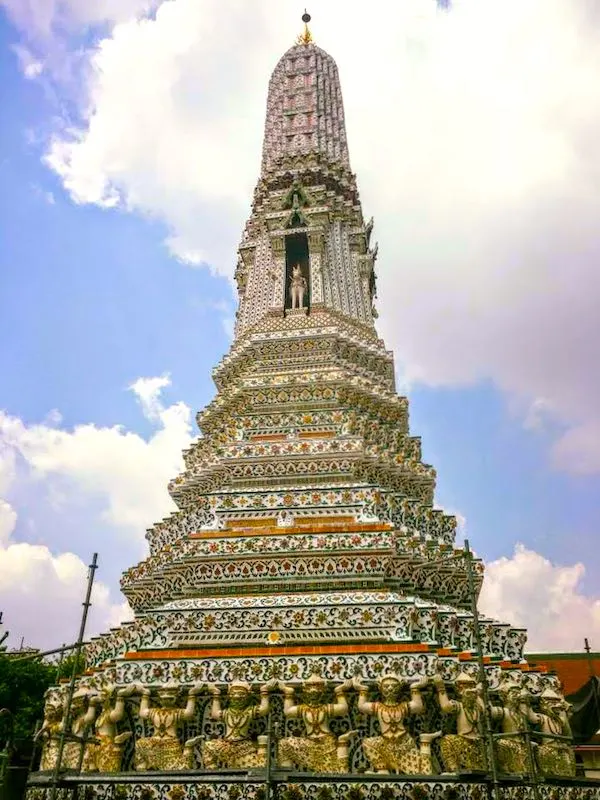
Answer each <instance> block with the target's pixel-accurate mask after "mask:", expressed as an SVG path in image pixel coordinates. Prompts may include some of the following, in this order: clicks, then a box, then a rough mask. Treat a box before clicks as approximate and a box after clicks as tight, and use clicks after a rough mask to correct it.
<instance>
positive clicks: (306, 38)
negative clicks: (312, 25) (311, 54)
mask: <svg viewBox="0 0 600 800" xmlns="http://www.w3.org/2000/svg"><path fill="white" fill-rule="evenodd" d="M302 22H303V23H304V32H303V33H301V34H300V36H298V38H297V39H296V44H310V43H311V42H312V40H313V37H312V33H311V32H310V30H309V28H308V23H309V22H310V14H309V13H308V12H307V10H306V9H304V14H302Z"/></svg>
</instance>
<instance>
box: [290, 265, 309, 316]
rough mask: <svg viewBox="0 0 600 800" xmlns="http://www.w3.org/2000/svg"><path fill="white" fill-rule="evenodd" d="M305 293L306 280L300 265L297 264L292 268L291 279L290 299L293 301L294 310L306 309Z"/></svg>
mask: <svg viewBox="0 0 600 800" xmlns="http://www.w3.org/2000/svg"><path fill="white" fill-rule="evenodd" d="M305 292H306V278H305V277H304V275H303V274H302V269H301V268H300V264H295V265H294V266H293V267H292V274H291V277H290V298H291V301H292V309H295V308H304V294H305Z"/></svg>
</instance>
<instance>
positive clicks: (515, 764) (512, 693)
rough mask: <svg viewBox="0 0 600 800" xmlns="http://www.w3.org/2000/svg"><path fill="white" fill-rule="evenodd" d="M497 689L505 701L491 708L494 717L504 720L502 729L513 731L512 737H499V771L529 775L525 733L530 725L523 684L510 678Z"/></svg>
mask: <svg viewBox="0 0 600 800" xmlns="http://www.w3.org/2000/svg"><path fill="white" fill-rule="evenodd" d="M498 691H499V694H500V697H501V698H502V701H503V705H502V706H496V707H493V708H492V719H498V718H499V719H500V720H501V721H502V722H501V725H502V733H510V734H513V736H511V737H506V738H502V737H499V738H498V739H497V740H496V748H497V753H498V767H499V768H500V772H505V773H507V774H509V775H528V774H529V772H530V760H529V748H528V745H527V738H526V736H525V734H526V732H527V730H528V725H527V714H526V713H525V711H524V708H523V693H522V691H521V686H520V685H519V684H518V683H516V682H515V681H512V680H511V679H510V678H508V679H506V680H504V681H503V683H502V684H501V685H500V688H499V690H498ZM519 734H520V735H519Z"/></svg>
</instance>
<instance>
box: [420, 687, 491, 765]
mask: <svg viewBox="0 0 600 800" xmlns="http://www.w3.org/2000/svg"><path fill="white" fill-rule="evenodd" d="M433 683H434V686H435V688H436V689H437V696H438V701H439V704H440V708H441V710H442V713H443V714H455V715H456V733H449V734H447V735H446V736H442V741H441V742H440V749H441V751H442V760H443V762H444V770H445V771H446V772H447V773H456V772H461V771H463V770H464V771H466V772H485V771H486V764H487V758H486V752H485V741H484V739H483V737H482V730H483V724H484V715H485V706H484V704H483V700H482V698H481V697H480V695H479V692H478V689H477V684H476V682H475V679H474V678H472V677H471V676H470V675H467V674H466V673H465V672H461V674H460V675H459V676H458V677H457V678H456V681H455V684H454V685H455V687H456V691H457V694H458V699H457V700H450V699H449V698H448V695H447V693H446V685H445V683H444V679H443V678H442V676H441V675H436V676H435V677H434V678H433Z"/></svg>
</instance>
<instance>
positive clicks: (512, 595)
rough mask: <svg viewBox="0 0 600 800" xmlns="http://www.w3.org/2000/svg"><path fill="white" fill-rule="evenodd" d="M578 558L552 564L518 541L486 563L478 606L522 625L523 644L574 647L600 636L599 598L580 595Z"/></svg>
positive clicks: (581, 571)
mask: <svg viewBox="0 0 600 800" xmlns="http://www.w3.org/2000/svg"><path fill="white" fill-rule="evenodd" d="M584 575H585V567H584V565H583V564H574V565H572V566H561V565H557V564H553V563H552V562H551V561H549V560H548V559H547V558H544V556H542V555H540V554H539V553H536V552H534V551H533V550H529V549H528V548H526V547H525V546H524V545H522V544H519V545H517V546H516V548H515V551H514V553H513V556H512V557H511V558H500V559H498V560H497V561H492V562H491V563H489V564H487V566H486V573H485V580H484V583H483V588H482V591H481V595H480V603H479V605H480V609H481V611H483V612H484V613H486V614H489V615H490V616H492V617H495V618H497V619H501V620H503V621H506V622H510V623H512V624H513V625H515V626H517V627H525V628H527V629H528V641H527V650H528V651H529V652H538V651H548V650H551V651H554V652H557V651H558V652H560V651H567V652H568V651H575V650H581V649H582V648H583V640H584V638H585V637H588V638H590V639H591V640H592V641H594V640H599V639H600V599H598V598H595V597H588V596H586V595H585V594H584V593H583V591H582V589H581V583H582V581H583V578H584Z"/></svg>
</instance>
